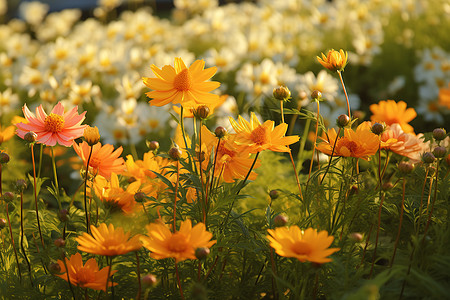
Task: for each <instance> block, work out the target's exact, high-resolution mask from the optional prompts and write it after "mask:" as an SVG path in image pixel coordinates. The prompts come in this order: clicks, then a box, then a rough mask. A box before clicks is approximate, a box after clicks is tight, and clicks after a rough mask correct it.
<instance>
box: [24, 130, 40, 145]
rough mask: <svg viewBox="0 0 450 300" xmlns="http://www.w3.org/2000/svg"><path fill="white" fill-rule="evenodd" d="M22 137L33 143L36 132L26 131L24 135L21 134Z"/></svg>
mask: <svg viewBox="0 0 450 300" xmlns="http://www.w3.org/2000/svg"><path fill="white" fill-rule="evenodd" d="M23 139H24V140H25V141H26V142H28V143H34V142H36V139H37V134H36V133H34V132H33V131H28V132H27V133H25V135H24V136H23Z"/></svg>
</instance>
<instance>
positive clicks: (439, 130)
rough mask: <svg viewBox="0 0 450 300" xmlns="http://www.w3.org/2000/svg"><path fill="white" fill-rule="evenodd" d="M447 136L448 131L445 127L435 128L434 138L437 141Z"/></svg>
mask: <svg viewBox="0 0 450 300" xmlns="http://www.w3.org/2000/svg"><path fill="white" fill-rule="evenodd" d="M446 137H447V132H446V131H445V129H444V128H436V129H434V130H433V138H434V139H435V140H436V141H442V140H443V139H445V138H446Z"/></svg>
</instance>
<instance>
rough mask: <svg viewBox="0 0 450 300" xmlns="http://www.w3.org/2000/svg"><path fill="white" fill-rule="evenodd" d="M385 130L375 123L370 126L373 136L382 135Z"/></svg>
mask: <svg viewBox="0 0 450 300" xmlns="http://www.w3.org/2000/svg"><path fill="white" fill-rule="evenodd" d="M385 128H386V127H385V126H384V125H383V124H381V123H375V124H373V125H372V128H371V130H372V132H373V133H374V134H376V135H380V134H382V133H383V131H384V129H385Z"/></svg>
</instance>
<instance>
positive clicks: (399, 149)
mask: <svg viewBox="0 0 450 300" xmlns="http://www.w3.org/2000/svg"><path fill="white" fill-rule="evenodd" d="M422 144H423V142H422V140H421V139H419V138H418V137H417V136H415V135H413V134H411V133H406V132H403V130H402V128H401V126H400V124H397V123H395V124H392V125H391V126H389V127H388V128H386V130H385V131H384V132H383V133H382V134H381V149H386V150H390V151H392V152H395V153H397V154H399V155H402V156H405V157H408V158H409V159H411V160H413V161H419V160H420V153H421V152H422Z"/></svg>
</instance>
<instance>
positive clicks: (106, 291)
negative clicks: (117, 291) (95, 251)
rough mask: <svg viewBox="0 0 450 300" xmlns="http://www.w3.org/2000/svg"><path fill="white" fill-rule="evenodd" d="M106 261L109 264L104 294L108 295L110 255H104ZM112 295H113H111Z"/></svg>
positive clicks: (110, 267)
mask: <svg viewBox="0 0 450 300" xmlns="http://www.w3.org/2000/svg"><path fill="white" fill-rule="evenodd" d="M106 262H107V263H108V265H109V268H108V276H106V287H105V294H106V296H108V284H109V276H111V269H112V257H108V256H107V257H106ZM111 286H112V285H111ZM113 297H114V295H113Z"/></svg>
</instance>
